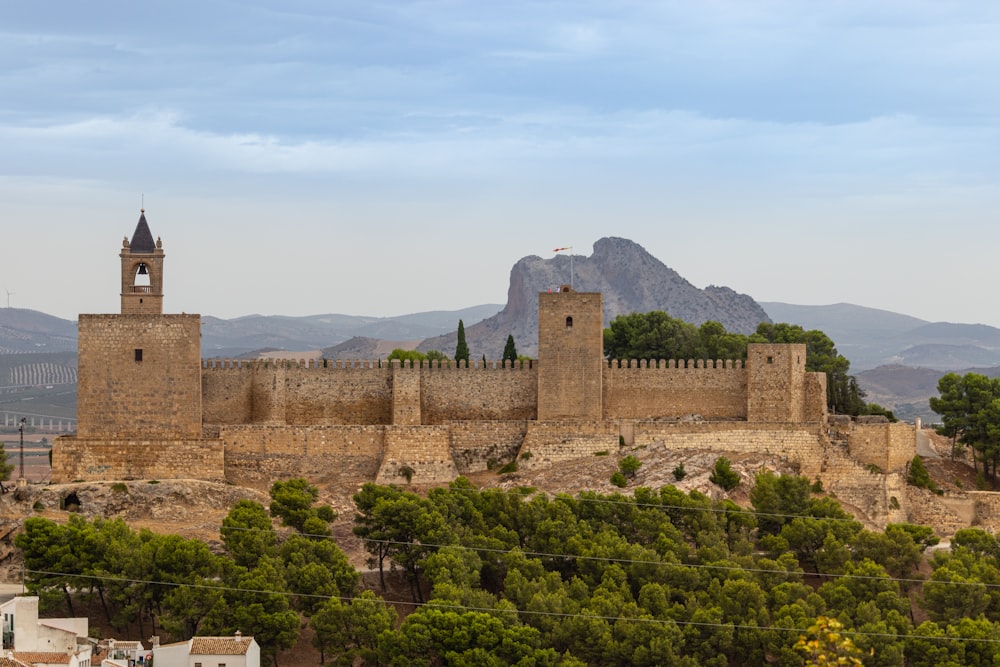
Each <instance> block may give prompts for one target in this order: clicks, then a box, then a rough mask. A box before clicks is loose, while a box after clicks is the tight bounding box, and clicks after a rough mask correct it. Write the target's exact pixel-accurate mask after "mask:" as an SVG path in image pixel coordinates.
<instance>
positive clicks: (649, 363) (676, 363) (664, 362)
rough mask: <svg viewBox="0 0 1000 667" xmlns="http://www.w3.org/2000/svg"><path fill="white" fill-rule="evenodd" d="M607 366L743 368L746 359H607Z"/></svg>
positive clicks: (684, 368)
mask: <svg viewBox="0 0 1000 667" xmlns="http://www.w3.org/2000/svg"><path fill="white" fill-rule="evenodd" d="M607 363H608V368H612V369H630V370H632V369H636V368H652V369H654V370H671V369H672V370H694V369H704V370H723V369H725V370H744V369H745V368H746V361H745V360H743V359H608V360H607Z"/></svg>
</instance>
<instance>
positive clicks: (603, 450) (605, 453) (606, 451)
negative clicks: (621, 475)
mask: <svg viewBox="0 0 1000 667" xmlns="http://www.w3.org/2000/svg"><path fill="white" fill-rule="evenodd" d="M607 455H608V450H606V449H602V450H601V451H599V452H594V456H607Z"/></svg>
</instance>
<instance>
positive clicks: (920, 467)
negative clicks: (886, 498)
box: [906, 456, 943, 493]
mask: <svg viewBox="0 0 1000 667" xmlns="http://www.w3.org/2000/svg"><path fill="white" fill-rule="evenodd" d="M906 483H907V484H909V485H910V486H915V487H917V488H918V489H927V490H928V491H933V492H934V493H937V491H938V488H937V484H935V483H934V480H932V479H931V475H930V473H929V472H927V467H926V466H925V465H924V460H923V459H922V458H920V457H919V456H914V457H913V460H912V461H910V470H909V472H908V473H907V475H906ZM942 493H943V492H942Z"/></svg>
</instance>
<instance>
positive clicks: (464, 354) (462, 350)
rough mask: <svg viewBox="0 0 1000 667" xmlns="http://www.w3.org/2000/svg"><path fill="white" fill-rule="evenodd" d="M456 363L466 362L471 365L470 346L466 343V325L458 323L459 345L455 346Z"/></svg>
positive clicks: (460, 321)
mask: <svg viewBox="0 0 1000 667" xmlns="http://www.w3.org/2000/svg"><path fill="white" fill-rule="evenodd" d="M455 361H464V362H465V363H466V365H468V364H469V345H468V343H466V342H465V324H464V323H463V322H462V320H459V321H458V344H457V345H456V346H455Z"/></svg>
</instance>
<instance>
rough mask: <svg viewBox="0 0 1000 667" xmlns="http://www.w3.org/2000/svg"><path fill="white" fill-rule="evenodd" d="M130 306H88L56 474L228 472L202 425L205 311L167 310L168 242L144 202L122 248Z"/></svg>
mask: <svg viewBox="0 0 1000 667" xmlns="http://www.w3.org/2000/svg"><path fill="white" fill-rule="evenodd" d="M119 257H120V258H121V279H122V280H121V313H120V314H107V315H85V314H81V315H80V316H79V321H78V336H77V342H78V343H77V344H78V347H79V354H78V360H79V361H78V369H79V371H78V378H79V380H78V383H77V432H76V436H64V437H60V438H58V439H57V440H56V444H55V445H54V446H53V450H52V480H53V481H56V482H66V481H69V480H70V479H74V478H78V477H81V476H83V475H81V470H82V471H85V476H86V477H87V478H88V479H172V478H178V477H197V478H199V479H221V478H222V476H223V467H224V458H223V448H222V443H221V441H219V440H218V438H204V437H203V430H202V387H201V316H200V315H191V314H180V315H175V314H164V313H163V245H162V243H160V241H159V240H156V241H155V242H154V241H153V235H152V234H151V233H150V231H149V225H148V224H147V222H146V214H145V211H143V212H142V213H141V215H140V217H139V224H138V225H136V228H135V233H134V234H133V235H132V239H131V241H129V239H128V238H127V237H126V238H125V240H124V241H123V242H122V249H121V253H120V254H119Z"/></svg>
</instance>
